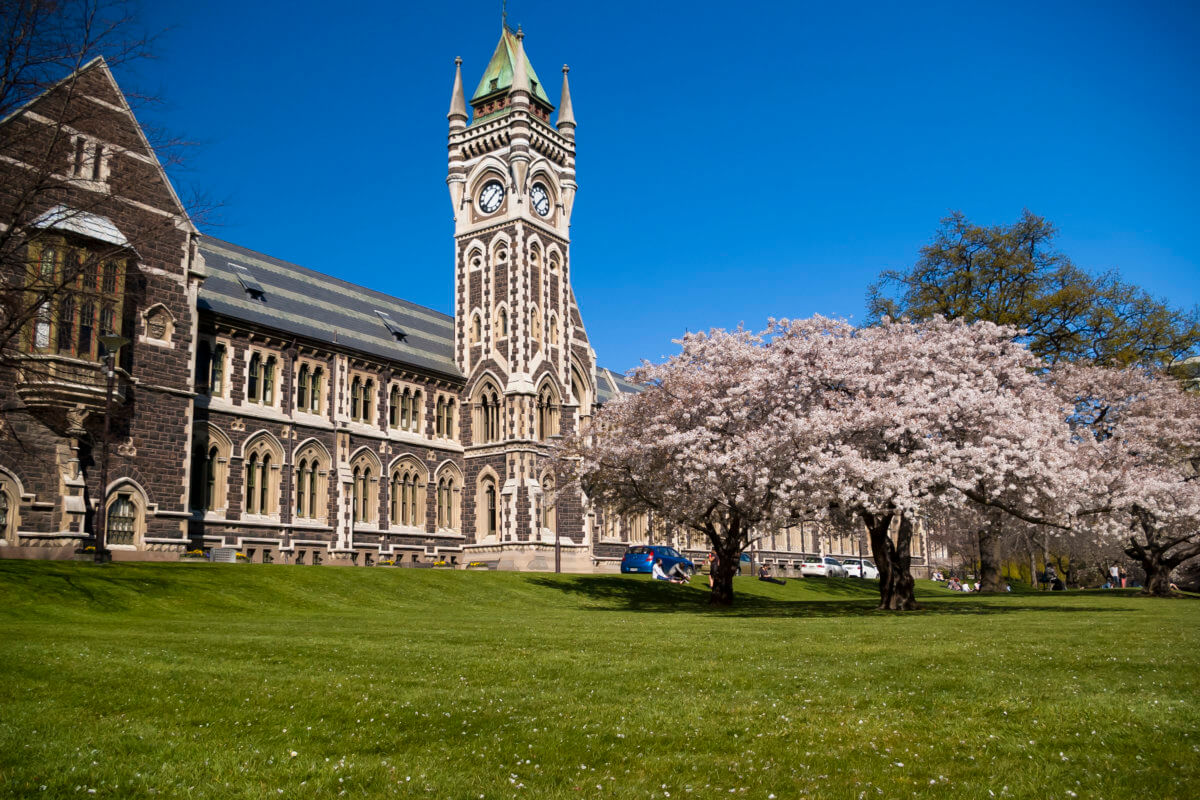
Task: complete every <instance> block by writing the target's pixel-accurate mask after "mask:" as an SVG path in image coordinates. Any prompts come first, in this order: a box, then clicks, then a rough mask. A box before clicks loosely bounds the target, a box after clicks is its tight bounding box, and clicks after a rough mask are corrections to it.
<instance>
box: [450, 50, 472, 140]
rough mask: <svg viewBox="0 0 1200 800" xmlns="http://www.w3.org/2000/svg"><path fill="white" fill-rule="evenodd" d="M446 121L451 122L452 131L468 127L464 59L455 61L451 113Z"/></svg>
mask: <svg viewBox="0 0 1200 800" xmlns="http://www.w3.org/2000/svg"><path fill="white" fill-rule="evenodd" d="M446 119H448V120H450V127H451V129H455V128H465V127H466V126H467V101H466V99H465V98H464V97H463V82H462V58H455V59H454V89H453V90H452V91H451V94H450V113H449V114H447V115H446Z"/></svg>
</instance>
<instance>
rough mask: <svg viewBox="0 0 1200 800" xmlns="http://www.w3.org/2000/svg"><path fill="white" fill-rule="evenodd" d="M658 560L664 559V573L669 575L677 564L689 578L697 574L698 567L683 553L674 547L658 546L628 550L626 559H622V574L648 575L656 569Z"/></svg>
mask: <svg viewBox="0 0 1200 800" xmlns="http://www.w3.org/2000/svg"><path fill="white" fill-rule="evenodd" d="M656 558H661V559H662V564H663V572H666V573H667V574H668V575H670V574H671V568H672V567H674V566H675V565H676V564H678V565H679V567H680V569H681V570H682V571H683V572H684V573H685V574H686V575H687V576H688V577H689V578H690V577H692V575H694V574H695V573H696V565H695V564H693V563H692V562H691V561H690V560H688V559H687V558H685V557H684V556H683V554H682V553H680V552H679V551H678V550H676V549H675V548H674V547H667V546H665V545H658V544H637V545H633V546H632V547H630V548H629V549H628V550H626V551H625V557H624V558H622V559H621V572H644V573H646V574H647V575H648V574H650V572H651V570H652V569H653V568H654V559H656ZM676 571H677V572H678V571H679V570H676Z"/></svg>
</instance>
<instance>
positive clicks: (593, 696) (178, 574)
mask: <svg viewBox="0 0 1200 800" xmlns="http://www.w3.org/2000/svg"><path fill="white" fill-rule="evenodd" d="M701 583H702V582H701V580H700V579H697V580H696V582H695V584H694V585H693V586H692V587H680V586H671V585H667V584H662V583H653V582H650V581H648V580H646V579H645V578H636V577H624V576H587V577H581V576H554V575H528V574H526V575H519V574H511V573H495V572H492V573H463V572H441V571H430V570H389V569H336V568H329V567H318V568H314V567H286V566H244V565H243V566H232V565H231V566H223V565H209V564H179V565H151V564H116V565H107V566H104V567H100V568H97V567H95V566H93V565H90V564H81V563H46V562H42V563H37V562H0V795H3V796H9V797H64V796H66V797H89V796H92V795H91V794H89V790H93V789H94V790H95V796H104V797H120V798H143V797H189V798H241V797H245V798H251V797H253V798H259V797H287V798H325V797H333V796H338V795H340V794H342V793H343V792H344V793H345V796H348V797H391V796H401V797H408V796H417V797H430V798H478V797H484V798H502V797H529V798H580V797H589V798H591V797H641V798H645V797H664V796H665V795H666V793H667V792H669V793H670V797H672V798H681V797H696V798H717V797H722V798H727V797H731V796H732V797H736V798H743V797H744V798H769V797H770V796H771V795H772V794H773V795H774V796H775V797H776V798H779V800H784V799H785V798H805V797H811V798H817V797H831V798H873V797H877V798H900V797H937V798H954V800H960V799H961V798H977V797H978V798H990V797H992V796H995V797H1030V798H1054V797H1062V798H1069V797H1072V796H1078V797H1094V798H1106V799H1111V798H1121V797H1135V796H1137V797H1142V796H1146V797H1154V798H1181V799H1187V798H1195V797H1200V710H1198V708H1197V701H1198V699H1200V604H1198V603H1197V602H1196V601H1195V600H1191V599H1184V600H1154V599H1148V598H1141V597H1135V596H1133V595H1132V594H1131V593H1122V592H1085V593H1056V594H1053V595H1048V594H1036V593H1028V594H1011V595H1005V596H1003V597H995V598H990V597H989V598H983V597H972V596H970V595H954V594H951V593H949V592H945V591H942V590H938V589H935V588H930V589H925V590H923V591H922V592H921V600H922V602H923V604H924V608H925V610H923V611H920V612H915V613H911V614H904V615H895V614H883V613H878V612H875V611H873V610H872V608H873V605H874V603H875V594H874V588H873V584H868V585H863V584H862V583H860V582H856V581H825V580H809V581H789V582H788V584H787V586H784V587H779V586H773V585H769V584H763V583H759V582H757V581H753V580H750V579H739V581H738V583H737V586H736V591H737V592H738V600H739V602H738V605H737V606H736V607H735V608H734V609H732V610H728V611H711V610H709V609H708V608H706V607H705V605H704V599H705V595H706V588H707V587H702V586H701ZM925 586H929V584H928V583H926V584H925ZM293 752H294V753H295V755H293ZM42 787H44V790H43V788H42ZM1072 792H1073V793H1074V795H1072V794H1071V793H1072Z"/></svg>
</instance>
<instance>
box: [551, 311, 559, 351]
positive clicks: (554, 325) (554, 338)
mask: <svg viewBox="0 0 1200 800" xmlns="http://www.w3.org/2000/svg"><path fill="white" fill-rule="evenodd" d="M550 345H551V346H556V345H558V317H556V316H554V315H551V316H550Z"/></svg>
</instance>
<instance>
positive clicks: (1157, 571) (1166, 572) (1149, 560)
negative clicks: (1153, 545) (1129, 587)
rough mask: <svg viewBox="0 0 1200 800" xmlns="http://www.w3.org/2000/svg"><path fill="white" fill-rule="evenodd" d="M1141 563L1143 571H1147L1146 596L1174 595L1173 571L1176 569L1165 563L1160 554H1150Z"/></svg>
mask: <svg viewBox="0 0 1200 800" xmlns="http://www.w3.org/2000/svg"><path fill="white" fill-rule="evenodd" d="M1139 561H1141V564H1142V569H1144V570H1145V571H1146V588H1145V589H1144V591H1145V593H1146V594H1149V595H1154V596H1155V597H1170V596H1171V595H1172V594H1174V592H1172V591H1171V570H1172V569H1174V567H1173V566H1170V565H1168V564H1166V563H1164V562H1163V559H1162V557H1161V554H1160V553H1153V552H1148V553H1147V554H1146V556H1145V557H1144V558H1141V559H1139Z"/></svg>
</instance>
